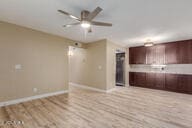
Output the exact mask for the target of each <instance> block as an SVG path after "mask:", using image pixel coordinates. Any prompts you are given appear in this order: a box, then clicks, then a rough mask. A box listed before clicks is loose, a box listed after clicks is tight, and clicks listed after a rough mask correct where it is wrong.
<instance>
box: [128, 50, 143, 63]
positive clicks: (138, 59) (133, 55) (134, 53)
mask: <svg viewBox="0 0 192 128" xmlns="http://www.w3.org/2000/svg"><path fill="white" fill-rule="evenodd" d="M129 56H130V58H129V63H130V64H145V63H146V49H145V47H133V48H130V49H129Z"/></svg>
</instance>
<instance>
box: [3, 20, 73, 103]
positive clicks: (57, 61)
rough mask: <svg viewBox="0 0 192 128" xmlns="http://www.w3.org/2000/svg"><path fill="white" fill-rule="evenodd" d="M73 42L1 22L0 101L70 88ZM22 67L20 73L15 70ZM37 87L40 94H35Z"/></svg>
mask: <svg viewBox="0 0 192 128" xmlns="http://www.w3.org/2000/svg"><path fill="white" fill-rule="evenodd" d="M71 43H74V42H73V41H71V40H68V39H65V38H61V37H58V36H53V35H49V34H46V33H42V32H38V31H34V30H31V29H27V28H24V27H20V26H16V25H13V24H8V23H4V22H0V102H2V101H7V100H12V99H17V98H23V97H28V96H33V95H37V94H43V93H49V92H55V91H61V90H67V89H68V55H67V51H68V46H69V44H71ZM16 64H21V66H22V68H21V69H20V70H16V69H15V65H16ZM33 88H37V89H38V91H37V93H34V92H33Z"/></svg>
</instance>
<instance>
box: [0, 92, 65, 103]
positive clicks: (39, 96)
mask: <svg viewBox="0 0 192 128" xmlns="http://www.w3.org/2000/svg"><path fill="white" fill-rule="evenodd" d="M64 93H68V90H63V91H57V92H51V93H45V94H40V95H36V96H31V97H25V98H20V99H15V100H10V101H5V102H0V107H3V106H8V105H13V104H18V103H22V102H26V101H30V100H35V99H40V98H45V97H49V96H54V95H60V94H64Z"/></svg>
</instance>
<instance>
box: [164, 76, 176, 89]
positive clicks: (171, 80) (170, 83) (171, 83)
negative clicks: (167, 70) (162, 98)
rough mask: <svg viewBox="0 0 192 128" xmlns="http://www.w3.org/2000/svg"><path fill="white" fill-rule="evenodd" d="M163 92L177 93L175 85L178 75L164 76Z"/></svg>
mask: <svg viewBox="0 0 192 128" xmlns="http://www.w3.org/2000/svg"><path fill="white" fill-rule="evenodd" d="M165 76H166V77H165V81H166V83H165V90H168V91H174V92H176V91H177V86H178V85H177V84H178V75H176V74H166V75H165Z"/></svg>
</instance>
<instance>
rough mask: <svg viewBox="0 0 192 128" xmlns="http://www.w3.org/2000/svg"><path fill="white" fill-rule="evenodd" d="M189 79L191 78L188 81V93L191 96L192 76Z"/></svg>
mask: <svg viewBox="0 0 192 128" xmlns="http://www.w3.org/2000/svg"><path fill="white" fill-rule="evenodd" d="M188 77H189V79H188V81H189V82H188V85H189V86H188V88H189V91H188V92H189V93H190V94H192V75H189V76H188Z"/></svg>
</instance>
